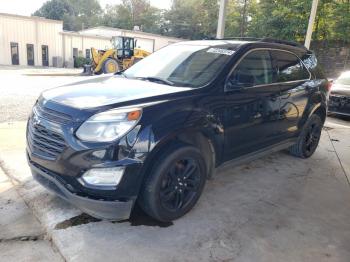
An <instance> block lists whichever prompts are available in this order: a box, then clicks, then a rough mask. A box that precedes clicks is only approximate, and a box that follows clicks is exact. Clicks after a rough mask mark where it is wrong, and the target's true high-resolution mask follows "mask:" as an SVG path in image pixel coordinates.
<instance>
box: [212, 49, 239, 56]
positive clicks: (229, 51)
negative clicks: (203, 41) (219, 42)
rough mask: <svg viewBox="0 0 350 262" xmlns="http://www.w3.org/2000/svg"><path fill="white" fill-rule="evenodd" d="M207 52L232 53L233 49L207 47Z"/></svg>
mask: <svg viewBox="0 0 350 262" xmlns="http://www.w3.org/2000/svg"><path fill="white" fill-rule="evenodd" d="M207 53H214V54H221V55H233V54H234V53H235V51H233V50H228V49H222V48H209V49H208V51H207Z"/></svg>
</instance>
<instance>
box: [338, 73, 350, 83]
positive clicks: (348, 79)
mask: <svg viewBox="0 0 350 262" xmlns="http://www.w3.org/2000/svg"><path fill="white" fill-rule="evenodd" d="M336 83H337V84H341V85H348V86H350V72H347V73H345V74H342V75H340V77H339V78H338V79H337V81H336Z"/></svg>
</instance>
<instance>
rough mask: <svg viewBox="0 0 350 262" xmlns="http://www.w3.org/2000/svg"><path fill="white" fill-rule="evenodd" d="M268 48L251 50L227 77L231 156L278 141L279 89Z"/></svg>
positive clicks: (227, 149)
mask: <svg viewBox="0 0 350 262" xmlns="http://www.w3.org/2000/svg"><path fill="white" fill-rule="evenodd" d="M276 75H277V70H275V69H274V66H273V62H272V59H271V54H270V51H269V50H267V49H266V50H265V49H257V50H253V51H250V52H248V53H247V54H246V55H245V56H243V58H241V60H240V61H239V62H238V64H236V65H235V66H234V68H233V70H232V71H231V74H230V76H229V77H228V79H227V81H226V86H225V93H226V99H225V100H226V106H225V117H224V126H225V149H224V150H225V156H226V157H228V159H232V158H235V157H239V156H242V155H244V154H247V153H250V152H253V151H256V150H259V149H261V148H264V147H266V146H268V145H271V144H273V143H276V142H277V141H278V137H279V132H280V131H279V130H278V121H279V110H280V89H279V86H278V85H275V84H274V79H275V78H276Z"/></svg>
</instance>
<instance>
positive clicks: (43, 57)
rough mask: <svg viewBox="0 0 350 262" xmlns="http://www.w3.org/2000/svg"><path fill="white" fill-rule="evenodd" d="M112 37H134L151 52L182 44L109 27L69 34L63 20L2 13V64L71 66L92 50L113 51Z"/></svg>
mask: <svg viewBox="0 0 350 262" xmlns="http://www.w3.org/2000/svg"><path fill="white" fill-rule="evenodd" d="M113 36H129V37H134V38H135V39H136V40H137V44H136V46H137V47H139V48H142V49H144V50H147V51H149V52H154V51H156V50H158V49H160V48H162V47H163V46H166V45H168V44H171V43H175V42H179V41H182V39H178V38H172V37H164V36H161V35H156V34H150V33H145V32H141V31H131V30H123V29H118V28H110V27H95V28H90V29H86V30H82V31H79V32H67V31H64V30H63V22H62V21H57V20H50V19H45V18H41V17H35V16H30V17H29V16H20V15H13V14H4V13H0V64H1V65H29V66H55V67H62V66H65V67H72V66H73V61H74V57H77V56H83V57H87V58H90V56H91V54H90V48H91V47H94V48H97V49H106V48H111V41H110V40H111V38H112V37H113Z"/></svg>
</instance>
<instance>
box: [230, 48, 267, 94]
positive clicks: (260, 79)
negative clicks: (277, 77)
mask: <svg viewBox="0 0 350 262" xmlns="http://www.w3.org/2000/svg"><path fill="white" fill-rule="evenodd" d="M273 76H274V72H273V67H272V61H271V57H270V52H269V51H267V50H257V51H253V52H251V53H249V54H248V55H246V56H245V57H244V58H243V59H242V60H241V61H240V62H239V64H238V66H237V67H236V68H235V70H234V71H233V73H232V75H231V76H230V77H229V79H228V83H227V88H228V89H236V88H242V87H252V86H256V85H266V84H271V83H272V79H273Z"/></svg>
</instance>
